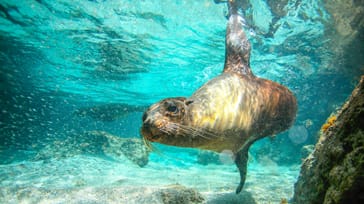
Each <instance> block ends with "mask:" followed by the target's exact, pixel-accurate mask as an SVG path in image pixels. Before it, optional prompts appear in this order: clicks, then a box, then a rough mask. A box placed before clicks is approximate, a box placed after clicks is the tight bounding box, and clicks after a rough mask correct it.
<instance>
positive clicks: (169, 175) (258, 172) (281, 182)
mask: <svg viewBox="0 0 364 204" xmlns="http://www.w3.org/2000/svg"><path fill="white" fill-rule="evenodd" d="M298 173H299V166H298V165H294V166H278V165H276V164H275V163H274V162H270V161H269V159H268V160H267V161H259V162H258V161H253V162H250V164H249V166H248V176H247V180H246V184H245V187H244V190H243V192H242V193H240V194H239V195H236V194H235V193H234V192H235V188H236V187H237V185H238V181H239V173H238V171H237V169H236V167H235V165H234V164H224V165H216V164H209V165H200V164H197V163H196V161H195V159H194V157H193V156H192V155H190V154H188V153H177V152H172V153H166V154H163V155H159V154H155V153H152V154H151V155H150V161H149V163H148V165H147V166H145V167H143V168H141V167H139V166H137V165H135V164H133V163H132V162H130V161H129V160H127V159H125V160H118V161H115V160H110V159H108V158H102V157H95V156H88V155H77V156H73V157H70V158H64V159H50V160H46V161H36V162H31V161H23V162H18V163H12V164H7V165H0V203H138V204H139V203H162V201H161V200H160V198H159V197H158V194H157V193H156V192H158V190H160V189H163V188H168V186H173V185H182V186H184V187H187V188H193V189H195V190H197V191H198V192H200V193H201V194H202V196H203V197H204V201H203V203H248V204H249V203H280V202H281V200H282V198H285V199H287V200H289V199H290V198H291V197H292V196H293V185H294V182H295V181H296V178H297V176H298Z"/></svg>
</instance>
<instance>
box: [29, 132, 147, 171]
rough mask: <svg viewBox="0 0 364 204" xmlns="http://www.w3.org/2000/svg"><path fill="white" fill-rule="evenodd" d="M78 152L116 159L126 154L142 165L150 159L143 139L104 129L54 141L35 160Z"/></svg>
mask: <svg viewBox="0 0 364 204" xmlns="http://www.w3.org/2000/svg"><path fill="white" fill-rule="evenodd" d="M78 154H88V155H93V156H106V157H109V158H111V159H115V160H117V159H118V158H120V157H121V156H125V157H126V158H128V159H129V160H131V161H132V162H134V163H135V164H137V165H138V166H140V167H143V166H145V165H147V164H148V160H149V150H148V149H146V147H145V145H144V143H143V141H142V140H141V139H138V138H121V137H118V136H114V135H112V134H109V133H107V132H104V131H87V132H85V133H84V134H80V135H71V136H68V137H67V138H65V139H62V140H57V141H54V142H53V143H51V144H49V145H47V146H46V147H44V148H43V149H42V150H41V151H39V153H38V154H37V155H36V156H35V158H34V160H36V161H38V160H47V159H52V158H55V159H61V158H67V157H72V156H75V155H78Z"/></svg>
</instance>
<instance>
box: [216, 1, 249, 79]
mask: <svg viewBox="0 0 364 204" xmlns="http://www.w3.org/2000/svg"><path fill="white" fill-rule="evenodd" d="M228 4H229V21H228V24H227V27H226V36H225V47H226V48H225V65H224V71H223V72H230V73H235V74H239V75H245V76H254V75H253V73H252V71H251V69H250V49H251V46H250V43H249V40H248V38H247V36H246V34H245V33H244V30H243V26H244V22H245V20H244V18H243V17H242V16H241V14H239V12H238V11H239V9H241V4H242V1H238V0H230V1H229V2H228Z"/></svg>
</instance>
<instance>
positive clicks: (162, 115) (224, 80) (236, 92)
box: [141, 0, 297, 193]
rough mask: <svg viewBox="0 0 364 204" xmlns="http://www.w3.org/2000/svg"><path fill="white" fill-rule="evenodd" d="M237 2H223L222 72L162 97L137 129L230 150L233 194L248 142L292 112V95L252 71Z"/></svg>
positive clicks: (159, 138)
mask: <svg viewBox="0 0 364 204" xmlns="http://www.w3.org/2000/svg"><path fill="white" fill-rule="evenodd" d="M239 3H240V2H238V1H233V0H229V2H228V5H229V20H228V23H227V31H226V39H225V40H226V42H225V46H226V52H225V66H224V70H223V72H222V74H220V75H219V76H217V77H215V78H213V79H212V80H210V81H208V82H207V83H206V84H204V85H203V86H202V87H201V88H199V89H198V90H197V91H196V92H195V93H193V94H192V96H191V97H189V98H186V97H176V98H167V99H163V100H162V101H160V102H158V103H156V104H154V105H152V106H150V107H149V109H148V110H147V111H146V112H145V113H144V115H143V118H142V120H143V125H142V127H141V135H142V136H143V138H144V139H145V140H146V141H150V142H158V143H162V144H167V145H173V146H180V147H193V148H200V149H207V150H213V151H216V152H222V151H223V150H231V151H232V152H233V153H234V155H235V164H236V165H237V167H238V169H239V172H240V184H239V186H238V188H237V189H236V193H239V192H240V191H241V190H242V188H243V186H244V182H245V177H246V171H247V161H248V149H249V147H250V146H251V144H253V143H254V142H255V141H257V140H258V139H260V138H263V137H265V136H269V135H274V134H277V133H279V132H281V131H284V130H286V129H288V128H289V127H290V126H291V125H292V124H293V122H294V120H295V116H296V111H297V102H296V98H295V96H294V95H293V94H292V92H291V91H290V90H289V89H288V88H286V87H284V86H282V85H280V84H278V83H276V82H273V81H270V80H267V79H262V78H258V77H256V76H255V75H254V74H253V73H252V71H251V69H250V49H251V46H250V43H249V41H248V39H247V37H246V35H245V33H244V30H243V25H244V19H243V18H242V17H241V16H240V15H239V12H238V10H239Z"/></svg>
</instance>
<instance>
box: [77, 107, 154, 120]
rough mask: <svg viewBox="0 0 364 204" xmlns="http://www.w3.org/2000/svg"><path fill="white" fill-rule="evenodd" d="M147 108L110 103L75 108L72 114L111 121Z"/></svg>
mask: <svg viewBox="0 0 364 204" xmlns="http://www.w3.org/2000/svg"><path fill="white" fill-rule="evenodd" d="M146 109H147V108H146V107H144V106H135V105H129V104H119V103H111V104H105V105H98V106H92V107H84V108H79V109H77V110H76V111H75V112H74V114H76V115H77V116H80V117H86V116H87V117H91V118H93V119H95V120H100V121H105V122H111V121H114V120H117V119H119V118H121V117H124V116H126V115H127V114H129V113H131V112H143V111H145V110H146Z"/></svg>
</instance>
